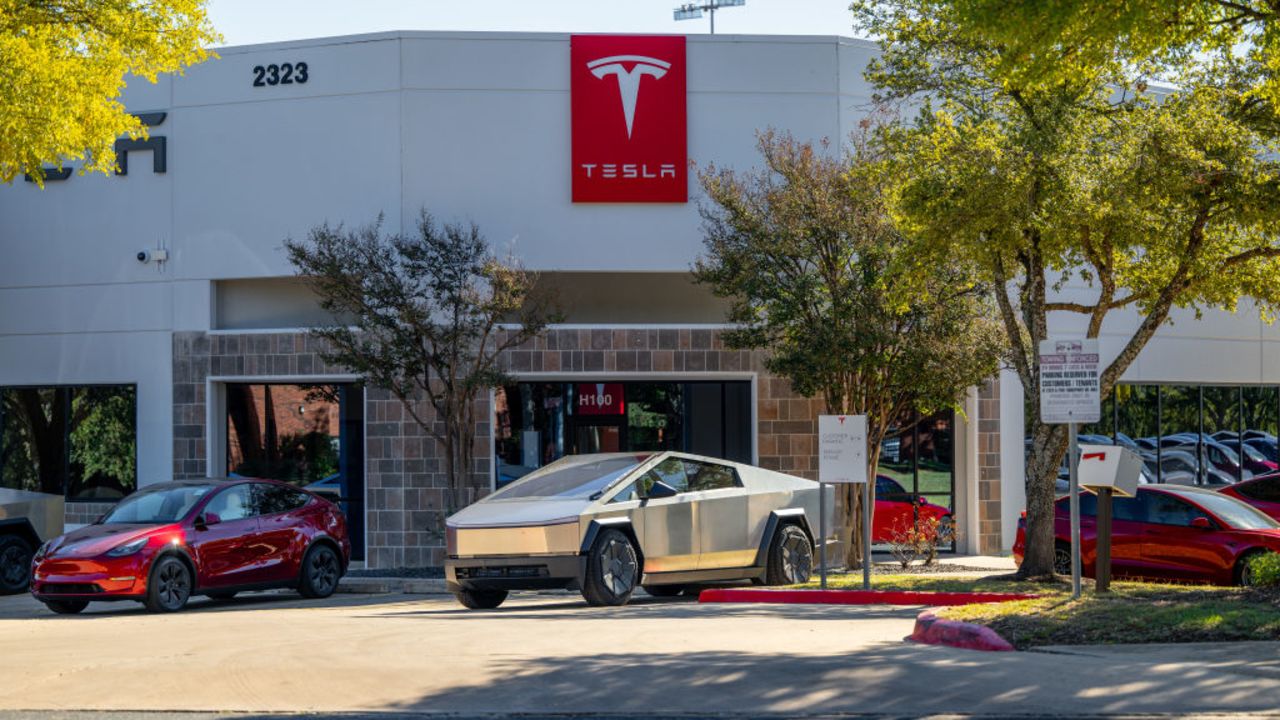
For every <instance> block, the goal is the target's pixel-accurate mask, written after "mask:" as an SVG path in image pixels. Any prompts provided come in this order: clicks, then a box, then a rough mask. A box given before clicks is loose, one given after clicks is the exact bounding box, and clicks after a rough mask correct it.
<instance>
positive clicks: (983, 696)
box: [0, 594, 1280, 716]
mask: <svg viewBox="0 0 1280 720" xmlns="http://www.w3.org/2000/svg"><path fill="white" fill-rule="evenodd" d="M917 611H918V608H890V607H876V606H870V607H848V606H843V607H823V606H764V605H749V606H732V605H700V604H697V603H693V602H690V601H688V600H675V601H671V600H654V599H650V598H639V599H638V600H637V601H636V602H635V603H634V604H632V605H629V606H627V607H623V608H589V607H587V606H585V605H584V604H583V603H582V602H581V600H580V599H579V598H577V597H576V596H573V595H568V594H527V595H519V596H516V597H514V598H513V600H512V601H509V602H508V604H507V605H504V606H503V607H502V608H500V609H499V610H497V611H493V612H487V613H484V612H471V611H466V610H463V609H462V608H461V607H459V606H457V605H456V604H454V603H453V601H452V600H451V599H443V598H432V597H423V596H404V595H381V596H379V595H347V596H335V597H334V598H332V599H330V600H328V601H323V602H316V601H306V600H301V599H298V598H297V597H296V596H292V595H288V594H261V595H250V596H247V597H245V598H244V599H238V600H236V601H233V602H230V603H209V602H204V601H199V602H197V603H196V604H195V605H193V607H191V608H190V609H189V610H188V611H186V612H184V613H180V614H177V615H168V616H159V615H149V614H146V613H144V612H142V611H141V610H140V608H138V607H137V606H136V605H132V604H130V605H109V604H102V605H98V606H94V607H91V610H90V611H89V612H87V613H86V614H84V615H82V616H78V617H60V616H54V615H51V614H48V613H47V612H45V611H44V609H43V608H42V607H40V606H38V604H36V603H35V602H34V601H32V600H30V599H29V598H26V597H16V598H3V599H0V709H9V710H18V709H28V710H69V709H93V710H112V709H119V710H205V711H240V712H271V711H312V712H323V711H377V712H420V711H426V712H437V713H460V714H484V713H588V714H590V713H613V714H631V715H635V716H644V715H653V714H656V715H672V714H708V715H722V714H739V715H742V716H768V715H777V714H791V713H795V714H806V715H808V714H817V713H833V714H839V713H856V714H889V715H918V714H926V713H943V712H952V713H981V714H992V713H994V714H1001V715H1008V714H1028V713H1038V714H1051V715H1063V714H1099V713H1113V714H1118V713H1123V714H1136V713H1170V712H1172V713H1205V712H1226V713H1242V712H1253V713H1256V712H1263V711H1272V712H1274V711H1276V709H1277V708H1278V707H1280V676H1277V673H1275V672H1273V670H1274V668H1275V667H1276V665H1275V658H1276V657H1277V654H1278V652H1277V651H1278V650H1280V644H1278V643H1254V644H1232V645H1230V646H1213V649H1212V652H1206V649H1204V648H1201V647H1198V646H1187V645H1177V646H1156V647H1148V648H1125V649H1123V650H1120V651H1107V650H1101V651H1099V650H1097V649H1091V650H1092V652H1088V653H1082V652H1076V651H1074V650H1071V649H1068V652H1043V653H975V652H971V651H964V650H956V649H952V648H944V647H932V646H920V645H912V644H907V643H903V642H902V638H903V637H904V636H906V635H907V634H909V633H910V631H911V627H912V624H913V621H914V617H915V615H916V613H917ZM1259 668H1261V670H1259Z"/></svg>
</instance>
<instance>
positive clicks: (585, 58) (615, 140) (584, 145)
mask: <svg viewBox="0 0 1280 720" xmlns="http://www.w3.org/2000/svg"><path fill="white" fill-rule="evenodd" d="M569 57H570V63H571V65H572V68H571V70H570V76H569V89H570V95H571V101H570V103H571V106H572V114H573V160H572V162H573V201H574V202H651V203H667V202H676V203H682V202H687V201H688V199H689V189H688V172H687V164H688V158H687V130H686V116H685V72H684V70H685V63H684V37H683V36H649V35H574V36H573V37H572V39H571V40H570V51H569Z"/></svg>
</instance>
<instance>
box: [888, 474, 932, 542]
mask: <svg viewBox="0 0 1280 720" xmlns="http://www.w3.org/2000/svg"><path fill="white" fill-rule="evenodd" d="M873 511H874V513H875V514H874V515H873V516H872V520H871V542H873V543H885V542H890V541H891V540H893V537H894V535H895V534H898V533H901V532H903V531H907V530H910V529H911V528H914V527H915V526H916V519H917V517H918V518H919V520H920V522H922V523H924V522H926V521H928V520H930V519H934V520H937V521H938V523H939V525H940V527H941V528H942V529H941V532H943V533H947V532H949V526H950V525H951V510H949V509H947V508H945V507H943V506H941V505H935V504H934V503H931V502H929V501H928V500H925V499H924V496H922V495H913V494H911V493H909V492H907V490H906V488H904V487H902V485H901V484H899V483H898V481H897V480H894V479H893V478H891V477H889V476H887V475H876V501H875V508H874V509H873Z"/></svg>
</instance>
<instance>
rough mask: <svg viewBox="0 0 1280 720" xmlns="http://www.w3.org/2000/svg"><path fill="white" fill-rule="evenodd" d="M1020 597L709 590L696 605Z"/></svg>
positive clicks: (935, 602) (1004, 597)
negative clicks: (709, 603)
mask: <svg viewBox="0 0 1280 720" xmlns="http://www.w3.org/2000/svg"><path fill="white" fill-rule="evenodd" d="M1035 597H1038V596H1037V595H1027V594H1024V593H984V592H921V591H914V590H765V589H762V588H710V589H707V590H703V591H702V593H701V594H700V595H698V602H704V603H705V602H724V603H784V604H795V605H932V606H938V607H940V606H945V605H971V604H973V603H988V602H1008V601H1010V600H1030V599H1032V598H1035Z"/></svg>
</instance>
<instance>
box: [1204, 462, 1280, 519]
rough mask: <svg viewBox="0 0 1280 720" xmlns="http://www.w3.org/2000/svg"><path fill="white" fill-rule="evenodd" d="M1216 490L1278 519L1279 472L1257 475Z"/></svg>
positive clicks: (1279, 505)
mask: <svg viewBox="0 0 1280 720" xmlns="http://www.w3.org/2000/svg"><path fill="white" fill-rule="evenodd" d="M1218 492H1220V493H1222V494H1223V495H1230V496H1231V497H1233V498H1237V499H1239V500H1241V501H1243V502H1246V503H1248V504H1250V505H1252V506H1253V507H1255V508H1257V509H1259V510H1261V511H1262V512H1264V513H1266V514H1267V515H1268V516H1270V517H1271V518H1272V519H1275V520H1280V473H1272V474H1270V475H1259V476H1258V477H1255V478H1253V479H1252V480H1245V481H1244V482H1242V483H1236V484H1235V485H1229V486H1227V487H1224V488H1222V489H1221V490H1219V491H1218Z"/></svg>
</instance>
